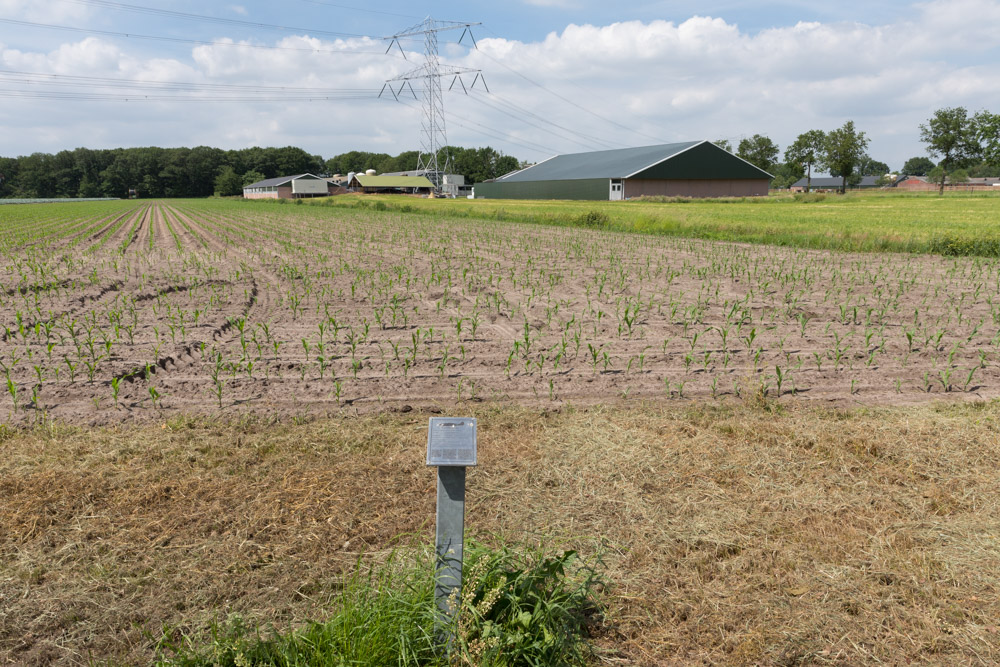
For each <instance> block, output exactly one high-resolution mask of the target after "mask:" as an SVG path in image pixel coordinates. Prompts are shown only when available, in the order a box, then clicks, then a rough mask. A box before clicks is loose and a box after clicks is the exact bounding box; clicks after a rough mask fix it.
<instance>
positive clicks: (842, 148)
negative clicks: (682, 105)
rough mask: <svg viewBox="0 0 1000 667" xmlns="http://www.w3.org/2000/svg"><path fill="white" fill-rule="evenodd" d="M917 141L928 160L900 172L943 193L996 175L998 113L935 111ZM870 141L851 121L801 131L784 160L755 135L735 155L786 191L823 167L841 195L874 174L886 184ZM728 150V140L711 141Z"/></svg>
mask: <svg viewBox="0 0 1000 667" xmlns="http://www.w3.org/2000/svg"><path fill="white" fill-rule="evenodd" d="M919 129H920V140H921V142H923V143H925V144H927V152H928V153H929V154H930V155H931V157H938V158H940V161H939V162H938V163H936V164H935V162H934V161H933V160H931V159H930V158H928V157H922V156H917V157H913V158H910V159H909V160H907V161H906V163H905V164H904V165H903V168H902V169H901V170H900V172H899V173H900V174H902V175H906V176H926V177H928V178H930V180H931V181H932V182H934V183H937V184H938V186H939V191H940V192H944V186H945V184H946V183H963V182H965V181H967V180H968V179H969V178H970V177H996V176H1000V114H994V113H991V112H989V111H979V112H977V113H975V114H970V113H969V111H968V110H967V109H965V108H964V107H954V108H952V107H948V108H944V109H938V110H937V111H935V112H934V114H933V115H932V116H931V118H930V119H929V120H928V121H927V122H926V123H921V124H920V128H919ZM868 141H869V140H868V137H867V135H865V133H864V132H861V131H859V130H858V129H857V128H856V127H855V125H854V121H847V122H846V123H844V125H843V126H842V127H840V128H837V129H835V130H831V131H829V132H824V131H823V130H809V131H807V132H803V133H802V134H800V135H799V136H798V137H796V139H795V141H794V142H792V144H791V145H790V146H788V147H787V148H786V149H785V154H784V162H782V161H780V160H779V155H780V150H779V148H778V145H777V144H776V143H774V141H772V140H771V139H770V138H769V137H767V136H764V135H761V134H755V135H753V136H752V137H749V138H745V139H742V140H741V141H740V142H739V144H738V146H737V148H736V151H735V153H736V155H738V156H739V157H741V158H743V159H744V160H746V161H747V162H750V163H751V164H753V165H755V166H757V167H760V168H761V169H763V170H764V171H767V172H769V173H771V174H772V175H773V176H774V180H773V181H772V182H771V187H774V188H787V187H789V186H790V185H791V184H792V183H795V182H796V181H798V180H800V179H802V178H805V179H806V189H807V190H808V189H809V188H810V187H811V186H812V172H813V169H825V170H828V171H829V172H830V175H831V176H834V177H839V178H840V179H841V186H840V188H841V191H842V192H843V191H844V190H845V189H846V188H847V186H848V185H856V184H857V183H859V182H860V181H861V178H862V177H864V176H877V177H879V178H881V179H883V183H887V181H886V180H885V177H886V176H887V175H888V174H889V172H890V169H889V166H888V165H887V164H886V163H884V162H879V161H878V160H875V159H873V158H872V157H871V156H870V155H868V152H867V149H868ZM715 144H716V145H718V146H720V147H722V148H725V149H726V150H728V151H730V152H734V151H733V147H732V145H731V144H730V142H729V141H727V140H724V139H723V140H720V141H716V142H715Z"/></svg>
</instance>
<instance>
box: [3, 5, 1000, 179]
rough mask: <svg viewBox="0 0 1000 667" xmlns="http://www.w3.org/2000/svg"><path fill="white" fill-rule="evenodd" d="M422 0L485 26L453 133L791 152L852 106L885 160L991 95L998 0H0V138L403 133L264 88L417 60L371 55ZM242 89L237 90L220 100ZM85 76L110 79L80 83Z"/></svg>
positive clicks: (540, 150) (539, 146)
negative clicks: (773, 147) (744, 141)
mask: <svg viewBox="0 0 1000 667" xmlns="http://www.w3.org/2000/svg"><path fill="white" fill-rule="evenodd" d="M123 4H127V5H132V6H139V7H144V8H147V9H148V10H151V11H145V12H140V11H124V10H123V9H122V7H121V6H122V5H123ZM158 10H166V11H167V12H187V13H191V14H197V15H201V16H207V17H214V18H219V19H222V21H220V22H212V21H208V20H204V19H199V20H188V19H184V18H181V17H179V16H176V15H172V14H169V13H167V14H164V13H162V12H160V13H157V12H158ZM431 12H433V13H434V15H435V18H441V19H452V20H464V21H470V22H481V23H482V24H483V25H482V26H479V27H477V28H475V33H474V34H475V36H476V38H477V39H478V40H479V44H480V50H479V51H473V50H470V49H468V48H466V47H467V46H468V42H466V46H463V47H459V46H456V45H455V44H453V43H451V41H452V40H454V39H455V38H457V37H458V34H459V33H452V34H451V35H450V36H448V35H443V36H442V42H441V51H442V55H443V57H444V59H445V60H446V61H447V62H449V63H452V64H454V65H458V66H463V67H468V68H473V69H481V70H482V71H483V73H484V76H485V77H486V80H487V82H488V83H489V85H490V90H491V93H490V94H489V95H487V94H486V93H485V92H484V91H481V90H480V91H477V92H476V93H475V94H472V95H468V96H466V95H461V94H455V93H453V94H449V95H447V96H446V98H445V107H446V118H447V122H448V138H449V141H450V142H451V143H455V144H462V145H468V146H479V145H493V146H495V147H497V148H500V149H501V150H503V151H504V152H506V153H509V154H513V155H516V156H518V157H520V158H523V159H530V160H537V159H542V158H544V157H547V156H548V155H550V154H552V153H555V152H560V153H564V152H579V151H584V150H593V149H598V148H606V147H618V146H632V145H641V144H649V143H655V142H657V141H661V140H662V141H675V140H689V139H703V138H704V139H713V140H714V139H722V138H725V139H729V140H731V141H733V142H734V143H735V142H737V141H738V140H739V139H740V138H742V137H745V136H749V135H752V134H754V133H761V134H766V135H768V136H770V137H771V138H772V139H774V140H775V141H777V142H778V144H779V145H780V146H781V147H782V149H784V147H785V146H787V145H788V144H789V143H790V142H791V141H792V140H794V138H795V136H796V135H797V134H798V133H800V132H803V131H806V130H809V129H813V128H817V129H826V130H829V129H833V128H835V127H839V126H840V125H842V124H843V122H844V121H846V120H848V119H852V120H854V121H855V122H856V124H857V125H858V127H859V128H860V129H862V130H864V131H865V132H866V133H867V134H868V136H869V137H870V139H871V144H870V147H869V152H870V153H871V154H872V156H873V157H875V158H876V159H879V160H882V161H884V162H887V163H888V164H889V165H890V166H891V167H894V168H898V167H900V166H901V165H902V162H903V161H904V160H905V159H907V158H908V157H912V156H914V155H922V154H924V148H923V146H922V145H921V144H920V143H919V138H918V129H917V126H918V125H919V123H920V122H923V121H924V120H926V119H927V117H929V116H930V114H931V113H932V112H933V111H934V110H935V109H937V108H940V107H943V106H960V105H961V106H966V107H968V108H969V109H970V110H978V109H990V110H991V111H994V112H1000V74H997V72H996V70H998V69H1000V67H998V65H1000V62H998V57H1000V50H998V47H997V46H996V45H997V40H996V38H995V35H997V34H1000V0H947V1H945V0H937V1H928V2H920V3H906V2H897V3H870V2H865V3H862V2H853V1H848V2H840V3H835V4H834V3H815V2H793V1H788V2H768V3H762V2H740V1H733V2H693V1H687V0H680V1H674V2H637V3H608V2H591V1H588V0H510V1H509V2H506V3H495V2H491V3H468V2H463V3H460V2H450V1H444V2H438V3H433V4H431V3H421V2H416V3H414V2H396V1H389V0H372V1H371V2H367V3H364V4H356V3H350V2H335V1H334V0H284V1H283V2H273V1H272V2H258V1H256V0H254V1H246V0H245V1H242V2H241V1H239V0H237V1H235V2H193V1H190V0H173V1H171V2H167V1H165V0H128V2H125V0H122V2H114V1H111V0H51V1H50V2H46V3H39V2H36V1H35V0H0V70H3V71H5V72H7V73H8V74H6V75H0V94H2V95H4V97H5V99H6V101H5V103H4V105H2V106H0V137H2V138H0V155H15V154H23V153H30V152H33V151H57V150H61V149H64V148H74V147H76V146H89V147H93V148H107V147H114V146H135V145H163V146H183V145H187V146H191V145H198V144H207V145H215V146H220V147H223V148H239V147H243V146H247V145H286V144H293V145H299V146H302V147H303V148H305V149H307V150H309V151H310V152H313V153H317V154H320V155H323V156H324V157H330V156H332V155H334V154H336V153H340V152H344V151H347V150H351V149H364V150H374V151H384V152H388V153H398V152H400V151H403V150H410V149H415V148H418V147H419V143H420V138H419V134H420V113H419V108H418V107H417V106H416V105H414V104H413V103H410V104H405V105H404V104H398V103H395V102H390V101H388V100H385V99H382V100H374V99H361V98H359V97H354V98H351V99H344V98H343V97H337V95H324V99H322V100H319V99H295V97H296V96H297V97H303V96H312V95H314V94H313V93H307V92H303V91H300V92H299V93H298V94H297V95H292V94H291V93H289V92H284V93H279V92H275V89H276V88H277V87H279V86H285V87H288V86H291V87H297V88H301V89H311V90H314V91H316V90H318V89H322V90H324V91H330V90H335V91H344V90H346V89H351V90H360V91H368V92H366V93H365V94H366V95H367V96H368V97H371V96H372V93H371V91H373V90H375V91H377V89H379V88H380V87H381V85H382V83H384V81H385V80H386V79H389V78H392V77H394V76H397V75H399V74H401V73H402V72H404V71H406V70H407V69H408V68H411V67H413V66H415V65H416V64H419V58H420V53H419V51H420V48H421V47H420V44H418V43H415V42H408V43H405V44H404V47H405V48H406V49H407V51H408V52H409V53H408V55H409V57H410V59H411V60H410V61H405V60H403V59H402V58H400V57H399V55H398V53H393V54H390V56H384V55H382V53H381V52H382V51H383V49H384V45H385V43H384V42H383V41H382V40H381V39H378V38H379V37H381V36H384V35H388V34H392V33H393V32H395V31H398V30H402V29H404V28H406V27H408V26H409V25H411V24H413V23H416V22H417V21H419V20H420V19H422V18H423V17H424V16H426V15H427V14H429V13H431ZM3 21H7V22H6V23H4V22H3ZM11 21H14V22H17V23H10V22H11ZM231 21H244V22H249V23H257V24H269V25H283V26H289V27H292V28H297V29H296V30H287V31H281V30H273V29H265V28H262V27H256V26H252V25H246V24H237V23H233V22H231ZM30 23H41V24H48V25H62V26H71V27H75V28H77V29H80V30H87V31H90V32H73V31H65V30H56V29H53V28H51V27H50V28H43V27H37V26H31V25H28V24H30ZM101 31H103V32H101ZM109 33H128V34H131V35H136V34H139V35H148V36H154V37H159V38H161V39H158V40H147V39H137V38H126V37H123V36H121V35H116V34H109ZM338 33H339V34H340V35H339V36H338ZM348 35H369V36H371V37H373V38H374V39H368V38H361V37H350V36H348ZM170 40H182V41H170ZM185 40H186V41H185ZM198 41H200V42H205V43H211V42H219V41H232V42H236V43H246V44H249V45H252V47H253V48H251V47H236V46H228V45H218V44H216V45H212V44H207V45H206V44H202V45H198V44H194V43H192V42H198ZM260 47H264V48H260ZM11 72H22V73H29V74H28V75H14V74H10V73H11ZM41 75H46V76H48V78H47V79H46V78H42V76H41ZM53 75H54V76H53ZM18 77H21V78H20V79H19V78H18ZM25 77H27V78H25ZM74 77H91V78H88V79H83V78H74ZM95 78H99V79H100V81H97V80H96V79H95ZM151 81H155V82H162V84H163V86H166V89H165V90H158V91H154V92H155V93H156V95H159V97H155V96H154V95H152V94H151V91H150V90H149V88H148V86H147V84H146V83H142V84H140V83H139V82H151ZM176 83H185V84H191V85H196V86H197V87H196V88H190V89H178V88H176V87H175V86H174V84H176ZM168 84H169V85H168ZM143 86H146V87H145V88H143ZM222 86H229V87H233V86H243V87H244V88H239V89H237V88H223V87H222ZM247 87H249V88H247ZM264 87H266V88H264ZM39 90H42V91H47V94H48V93H53V92H57V93H59V95H57V96H56V97H55V98H53V97H52V96H51V95H50V96H48V97H46V96H43V95H37V94H36V91H39ZM171 90H173V91H174V93H171V92H170V91H171ZM234 90H241V91H244V93H245V98H243V99H241V100H240V101H239V102H235V101H227V102H222V101H218V100H219V98H220V97H223V96H226V95H230V94H231V93H232V91H234ZM220 91H223V92H220ZM82 92H91V93H95V94H98V95H103V96H106V98H105V99H100V100H96V99H82V98H81V97H80V94H81V93H82ZM223 93H225V94H223ZM140 94H141V99H140V98H137V95H140ZM174 94H176V96H174V97H172V95H174ZM338 94H339V95H342V94H343V93H342V92H341V93H338ZM315 95H317V96H318V95H319V93H318V92H317V93H315ZM126 98H128V101H126ZM181 98H183V99H181ZM207 100H211V101H207Z"/></svg>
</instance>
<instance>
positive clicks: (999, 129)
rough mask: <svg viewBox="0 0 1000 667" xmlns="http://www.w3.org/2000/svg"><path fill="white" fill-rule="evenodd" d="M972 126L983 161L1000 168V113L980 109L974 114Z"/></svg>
mask: <svg viewBox="0 0 1000 667" xmlns="http://www.w3.org/2000/svg"><path fill="white" fill-rule="evenodd" d="M972 127H973V131H974V132H975V134H976V143H977V144H979V146H980V150H981V151H982V157H983V162H985V163H986V164H987V165H988V166H989V167H993V168H994V169H997V168H1000V114H994V113H990V112H989V111H980V112H979V113H977V114H976V115H975V116H973V118H972Z"/></svg>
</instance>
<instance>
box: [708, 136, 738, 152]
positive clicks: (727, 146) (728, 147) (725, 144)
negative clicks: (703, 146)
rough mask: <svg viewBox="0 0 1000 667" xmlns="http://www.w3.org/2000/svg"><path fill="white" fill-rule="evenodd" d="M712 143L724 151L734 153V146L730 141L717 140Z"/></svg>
mask: <svg viewBox="0 0 1000 667" xmlns="http://www.w3.org/2000/svg"><path fill="white" fill-rule="evenodd" d="M712 143H713V144H715V145H716V146H718V147H719V148H721V149H722V150H724V151H729V152H730V153H732V152H733V144H732V142H730V141H729V139H716V140H715V141H713V142H712Z"/></svg>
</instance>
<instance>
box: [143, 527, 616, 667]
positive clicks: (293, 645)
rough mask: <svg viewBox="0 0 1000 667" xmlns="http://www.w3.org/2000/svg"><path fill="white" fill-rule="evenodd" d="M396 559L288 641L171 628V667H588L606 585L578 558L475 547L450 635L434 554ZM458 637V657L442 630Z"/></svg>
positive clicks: (261, 634) (165, 640)
mask: <svg viewBox="0 0 1000 667" xmlns="http://www.w3.org/2000/svg"><path fill="white" fill-rule="evenodd" d="M400 554H401V552H395V553H394V555H393V556H392V557H390V558H389V560H388V561H387V562H385V563H382V564H380V565H375V566H365V565H364V564H363V563H362V562H361V560H358V562H357V563H356V565H355V567H354V569H353V570H352V571H351V572H350V573H349V574H348V575H347V576H346V578H345V579H344V580H343V581H342V582H339V583H338V586H339V592H337V593H336V594H335V595H334V596H333V598H332V599H331V606H332V607H333V609H334V612H333V615H332V616H331V617H330V618H329V619H328V620H325V621H310V622H308V623H306V624H304V625H303V626H302V627H299V628H293V629H289V630H286V631H275V630H274V629H273V628H272V629H270V630H267V631H262V630H261V629H260V628H257V627H255V626H253V625H252V624H250V623H248V622H247V621H246V620H245V619H244V618H243V617H241V616H238V615H234V616H231V617H229V618H228V619H227V620H226V621H225V622H223V623H217V624H215V625H213V626H212V628H211V630H210V632H209V637H208V638H207V640H203V639H201V638H199V637H197V636H193V635H190V634H184V633H177V632H175V631H173V630H172V629H170V628H165V630H164V633H163V637H162V638H161V639H160V641H159V642H158V646H157V660H156V664H157V665H162V666H164V667H166V666H171V667H199V666H202V665H205V666H208V665H213V666H215V665H218V666H220V667H230V666H231V667H241V666H243V665H275V666H286V665H287V666H290V665H333V666H340V665H420V666H435V665H456V664H461V665H482V666H491V665H496V666H498V667H499V666H501V665H502V666H504V667H508V666H509V667H514V666H518V665H583V664H585V663H586V660H587V657H588V655H589V645H588V644H587V642H586V639H585V635H586V628H587V623H588V619H589V618H591V616H592V615H593V614H595V613H597V611H598V600H597V595H598V591H599V589H600V587H601V584H602V581H601V578H600V576H599V574H598V572H597V570H596V568H595V567H594V566H593V565H591V564H586V563H582V562H581V560H580V558H579V557H578V555H577V553H576V552H574V551H564V552H561V553H547V552H546V551H544V550H542V549H539V548H531V547H524V548H517V549H515V548H510V547H506V546H504V547H500V548H499V549H496V550H491V549H489V548H487V547H484V546H481V545H478V544H475V543H469V544H467V551H466V564H465V586H464V589H463V591H462V595H461V599H460V600H453V601H452V602H453V603H455V602H457V603H458V604H457V605H456V606H457V607H458V608H459V609H460V612H459V614H458V615H457V616H456V618H455V619H454V622H453V623H454V624H453V625H452V626H451V627H450V628H448V626H445V625H443V624H442V622H441V619H440V618H439V616H438V613H437V611H436V609H437V608H436V605H435V600H434V562H433V554H432V552H431V551H430V550H429V549H423V550H420V551H419V552H418V553H417V554H416V556H415V557H412V558H406V557H400ZM444 628H447V629H448V630H450V632H451V634H452V635H453V636H454V637H455V640H454V642H453V643H452V648H451V654H450V655H449V654H448V650H447V648H446V646H445V644H444V643H443V642H442V641H441V636H442V632H443V629H444Z"/></svg>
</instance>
